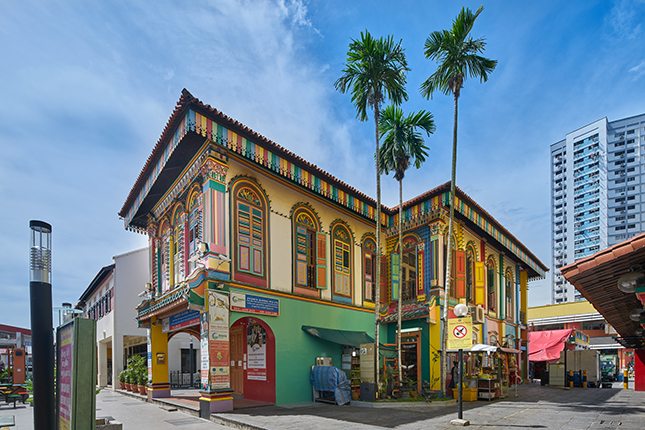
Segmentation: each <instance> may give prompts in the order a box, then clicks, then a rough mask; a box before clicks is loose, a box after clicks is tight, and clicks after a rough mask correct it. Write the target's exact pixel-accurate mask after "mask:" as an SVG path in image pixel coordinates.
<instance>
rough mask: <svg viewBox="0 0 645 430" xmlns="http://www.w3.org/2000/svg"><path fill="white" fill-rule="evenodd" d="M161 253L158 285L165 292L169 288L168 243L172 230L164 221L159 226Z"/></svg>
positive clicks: (169, 258)
mask: <svg viewBox="0 0 645 430" xmlns="http://www.w3.org/2000/svg"><path fill="white" fill-rule="evenodd" d="M160 231H161V252H160V253H159V268H160V274H161V279H160V282H159V283H160V285H161V292H162V293H163V292H165V291H167V290H168V289H169V288H170V261H171V257H170V248H171V246H170V242H171V240H172V229H171V228H170V223H168V222H167V221H164V222H163V223H162V224H161V228H160Z"/></svg>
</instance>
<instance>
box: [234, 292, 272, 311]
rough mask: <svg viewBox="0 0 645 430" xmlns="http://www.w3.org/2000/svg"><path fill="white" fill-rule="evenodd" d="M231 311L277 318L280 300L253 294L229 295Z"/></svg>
mask: <svg viewBox="0 0 645 430" xmlns="http://www.w3.org/2000/svg"><path fill="white" fill-rule="evenodd" d="M231 311H235V312H246V313H249V314H259V315H268V316H275V317H277V316H279V315H280V300H279V299H273V298H270V297H263V296H256V295H253V294H244V293H231Z"/></svg>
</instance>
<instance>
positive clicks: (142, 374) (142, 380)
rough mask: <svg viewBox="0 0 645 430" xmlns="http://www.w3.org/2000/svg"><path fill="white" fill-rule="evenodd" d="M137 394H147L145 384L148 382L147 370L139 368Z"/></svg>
mask: <svg viewBox="0 0 645 430" xmlns="http://www.w3.org/2000/svg"><path fill="white" fill-rule="evenodd" d="M138 376H139V394H146V393H147V392H148V387H146V383H147V382H148V369H147V368H144V367H142V368H140V369H139V375H138Z"/></svg>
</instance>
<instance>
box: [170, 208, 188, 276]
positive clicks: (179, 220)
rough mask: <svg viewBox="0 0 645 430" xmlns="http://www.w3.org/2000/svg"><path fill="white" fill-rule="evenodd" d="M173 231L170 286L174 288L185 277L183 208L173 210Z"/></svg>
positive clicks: (184, 219) (184, 222) (184, 218)
mask: <svg viewBox="0 0 645 430" xmlns="http://www.w3.org/2000/svg"><path fill="white" fill-rule="evenodd" d="M173 224H174V229H173V244H172V245H173V246H172V268H173V270H172V273H173V282H172V285H173V286H175V285H177V284H179V283H180V282H181V281H183V280H184V277H185V276H186V273H185V268H186V267H185V262H184V255H185V240H186V235H185V230H186V215H185V212H184V208H183V207H181V206H178V207H177V208H176V209H175V216H174V221H173Z"/></svg>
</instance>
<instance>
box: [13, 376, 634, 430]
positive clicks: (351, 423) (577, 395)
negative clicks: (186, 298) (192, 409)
mask: <svg viewBox="0 0 645 430" xmlns="http://www.w3.org/2000/svg"><path fill="white" fill-rule="evenodd" d="M614 386H615V387H619V386H620V387H622V384H615V385H614ZM96 404H97V412H96V415H97V417H100V416H112V417H114V418H115V419H116V420H118V421H120V422H123V423H124V426H123V428H124V429H128V430H130V429H133V430H134V429H136V430H145V429H153V430H166V429H173V430H175V429H177V428H187V429H191V430H193V429H195V430H197V429H225V428H230V427H225V426H223V425H226V426H233V427H235V428H241V429H254V430H255V429H267V430H274V429H275V430H277V429H298V430H300V429H320V430H325V429H329V430H355V429H360V430H364V429H365V430H366V429H383V430H387V429H397V430H411V429H448V428H451V429H453V430H454V429H455V428H456V427H455V426H454V425H451V424H450V421H451V420H452V419H454V418H456V417H457V406H456V405H441V406H436V405H434V406H433V405H425V404H424V403H421V404H417V403H415V404H414V406H412V405H410V406H405V407H396V408H370V407H363V406H361V407H359V406H356V404H355V406H343V407H340V406H333V405H327V404H322V403H311V402H307V403H302V404H294V405H286V406H263V407H257V408H251V409H241V410H236V411H234V412H231V413H226V414H218V415H213V417H212V418H211V419H212V420H214V421H218V422H219V423H220V424H223V425H219V424H216V423H215V422H208V421H206V420H202V419H199V418H197V417H195V416H192V415H191V414H189V413H183V412H180V411H175V412H168V411H166V410H164V409H162V408H160V407H159V406H158V405H154V404H149V403H145V402H143V401H141V400H139V399H137V398H134V397H130V396H125V395H123V394H120V393H115V392H111V391H108V390H103V391H101V392H100V393H99V395H98V396H97V398H96ZM3 415H15V416H16V424H17V425H16V427H15V429H17V430H33V417H32V408H31V407H29V406H22V405H19V406H18V408H17V409H13V408H12V407H11V406H8V405H1V406H0V416H3ZM464 418H465V419H467V420H469V421H470V423H471V428H473V429H486V430H490V429H503V430H511V429H514V428H515V429H523V428H535V429H562V430H570V429H571V430H573V429H576V430H577V429H593V430H595V429H620V430H636V429H638V430H642V429H645V393H644V392H635V391H634V390H633V389H630V390H623V389H620V388H613V389H601V388H587V389H582V388H573V389H571V390H563V389H561V388H555V387H541V386H539V385H537V384H529V385H523V386H520V387H519V389H518V397H515V396H514V392H513V390H511V397H509V398H508V399H505V400H497V401H492V402H485V401H477V402H465V403H464Z"/></svg>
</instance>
